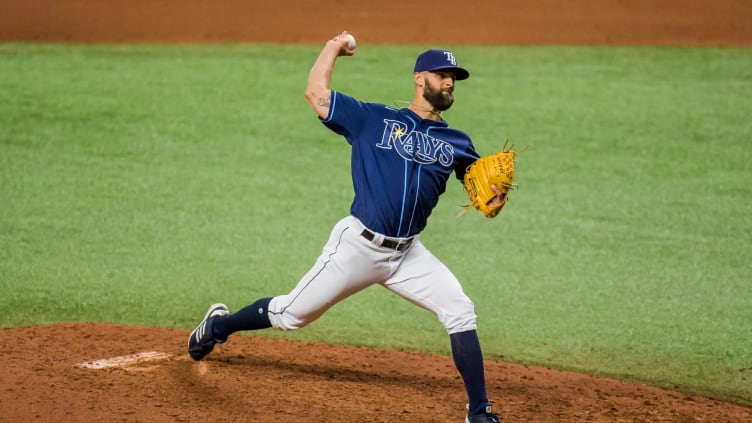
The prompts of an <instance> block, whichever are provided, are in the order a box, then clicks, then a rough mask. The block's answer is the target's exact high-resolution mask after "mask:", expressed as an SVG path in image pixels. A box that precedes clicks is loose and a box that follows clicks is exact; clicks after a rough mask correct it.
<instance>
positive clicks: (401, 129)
mask: <svg viewBox="0 0 752 423" xmlns="http://www.w3.org/2000/svg"><path fill="white" fill-rule="evenodd" d="M322 122H323V123H324V124H325V125H326V126H327V127H328V128H329V129H331V130H332V131H334V132H336V133H338V134H340V135H342V136H344V137H345V139H346V140H347V142H348V143H349V144H350V145H352V169H351V170H352V180H353V188H354V190H355V197H354V199H353V203H352V206H351V207H350V213H351V214H352V215H353V216H355V217H357V218H358V219H360V221H361V222H363V224H364V225H366V227H368V228H370V229H371V230H373V231H376V232H379V233H381V234H383V235H386V236H390V237H409V236H413V235H416V234H418V233H420V232H421V231H422V230H423V228H425V227H426V223H427V221H428V217H429V216H430V215H431V211H432V210H433V208H434V207H435V206H436V204H437V203H438V201H439V196H440V195H441V194H442V193H444V191H445V189H446V182H447V180H448V179H449V176H450V175H451V174H452V172H454V174H455V175H456V177H457V178H458V179H460V180H461V179H462V177H463V176H464V174H465V169H466V168H467V166H468V165H469V164H470V163H472V162H474V161H475V160H476V159H477V158H478V153H477V152H476V151H475V147H474V146H473V143H472V141H470V137H468V135H467V134H465V133H464V132H462V131H459V130H457V129H453V128H450V127H449V125H448V124H447V123H446V121H443V120H442V121H434V120H428V119H422V118H421V117H420V116H418V115H417V114H416V113H414V112H413V111H411V110H410V109H406V108H405V109H395V108H392V107H388V106H386V105H384V104H378V103H365V102H361V101H358V100H356V99H354V98H352V97H350V96H347V95H345V94H342V93H340V92H336V91H332V100H331V106H330V109H329V116H327V118H326V119H322Z"/></svg>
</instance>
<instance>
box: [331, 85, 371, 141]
mask: <svg viewBox="0 0 752 423" xmlns="http://www.w3.org/2000/svg"><path fill="white" fill-rule="evenodd" d="M368 107H369V106H368V104H367V103H364V102H362V101H359V100H356V99H355V98H353V97H350V96H348V95H346V94H342V93H340V92H338V91H332V101H331V105H330V106H329V115H328V116H327V117H326V119H321V122H322V123H323V124H324V125H326V127H327V128H329V129H331V130H332V131H334V132H336V133H337V134H339V135H342V136H344V137H345V138H346V139H347V142H349V143H350V144H352V139H351V137H352V136H353V135H354V134H357V133H358V132H359V129H360V128H361V127H362V126H363V125H364V124H365V122H366V121H367V119H368Z"/></svg>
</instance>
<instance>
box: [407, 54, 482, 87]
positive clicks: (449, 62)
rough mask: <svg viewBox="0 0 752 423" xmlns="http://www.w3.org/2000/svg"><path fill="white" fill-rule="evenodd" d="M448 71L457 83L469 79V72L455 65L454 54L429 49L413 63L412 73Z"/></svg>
mask: <svg viewBox="0 0 752 423" xmlns="http://www.w3.org/2000/svg"><path fill="white" fill-rule="evenodd" d="M439 70H449V71H453V72H454V77H455V79H457V80H458V81H461V80H463V79H467V78H469V77H470V72H468V71H467V70H466V69H464V68H461V67H459V66H458V65H457V59H456V58H455V57H454V53H452V52H451V51H447V50H437V49H431V50H426V51H424V52H423V53H421V54H420V56H418V60H416V61H415V69H414V70H413V72H423V71H432V72H434V71H439Z"/></svg>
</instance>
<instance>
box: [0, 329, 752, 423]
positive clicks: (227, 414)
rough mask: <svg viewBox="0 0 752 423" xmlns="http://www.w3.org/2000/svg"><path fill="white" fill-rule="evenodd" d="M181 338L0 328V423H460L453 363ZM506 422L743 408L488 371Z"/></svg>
mask: <svg viewBox="0 0 752 423" xmlns="http://www.w3.org/2000/svg"><path fill="white" fill-rule="evenodd" d="M188 333H189V331H181V330H170V329H164V328H150V327H136V326H126V325H111V324H90V323H86V324H63V325H50V326H35V327H28V328H12V329H3V330H0V340H1V342H2V345H3V346H4V348H3V353H2V358H3V362H4V363H5V365H4V366H3V367H2V368H1V369H0V380H2V381H3V388H2V389H1V390H0V403H2V404H3V407H2V411H0V421H3V422H17V421H44V422H90V421H92V422H98V421H108V422H113V421H127V422H135V421H139V422H188V421H217V422H240V421H243V422H248V421H253V422H277V421H306V422H336V421H348V422H421V423H424V422H454V423H456V422H460V421H462V419H463V413H464V409H463V407H464V404H465V402H466V398H465V394H464V388H463V385H462V380H461V379H460V378H459V375H458V374H457V371H456V370H455V368H454V365H453V363H452V360H451V357H448V356H435V355H424V354H416V353H407V352H400V351H389V350H379V349H372V348H363V347H354V346H336V345H327V344H314V343H307V342H299V341H290V340H283V339H269V338H263V337H259V336H234V337H232V339H230V341H229V342H228V343H226V344H224V345H221V346H219V347H217V349H216V350H215V352H214V353H212V354H211V355H209V356H208V357H207V358H206V359H205V360H204V361H201V362H194V361H193V360H191V359H190V358H189V357H188V355H187V352H186V343H187V339H188ZM486 366H487V374H488V381H489V382H488V385H489V394H490V396H491V398H492V399H493V400H494V401H496V402H495V405H496V407H497V408H498V409H500V410H502V411H503V413H504V415H505V416H506V418H507V419H508V420H509V421H512V422H547V421H556V422H584V421H588V422H619V421H625V422H690V421H691V422H695V421H697V422H748V421H752V409H751V408H747V407H742V406H739V405H734V404H730V403H726V402H720V401H715V400H710V399H706V398H701V397H696V396H690V395H686V394H681V393H676V392H670V391H665V390H661V389H657V388H653V387H649V386H643V385H635V384H630V383H625V382H618V381H613V380H608V379H601V378H595V377H590V376H584V375H580V374H574V373H568V372H562V371H557V370H549V369H542V368H535V367H528V366H521V365H513V364H505V363H498V362H492V361H488V362H486Z"/></svg>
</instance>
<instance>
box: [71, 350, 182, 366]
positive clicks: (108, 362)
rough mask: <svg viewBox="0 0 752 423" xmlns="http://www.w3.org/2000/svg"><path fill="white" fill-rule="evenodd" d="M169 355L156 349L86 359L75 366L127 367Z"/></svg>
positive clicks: (161, 358)
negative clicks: (93, 359) (90, 359)
mask: <svg viewBox="0 0 752 423" xmlns="http://www.w3.org/2000/svg"><path fill="white" fill-rule="evenodd" d="M170 357H171V355H170V354H167V353H162V352H156V351H146V352H140V353H138V354H132V355H124V356H120V357H112V358H104V359H101V360H96V361H86V362H83V363H80V364H77V365H76V367H83V368H85V369H107V368H111V367H128V366H131V365H133V364H140V363H144V362H149V361H159V360H166V359H168V358H170Z"/></svg>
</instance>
